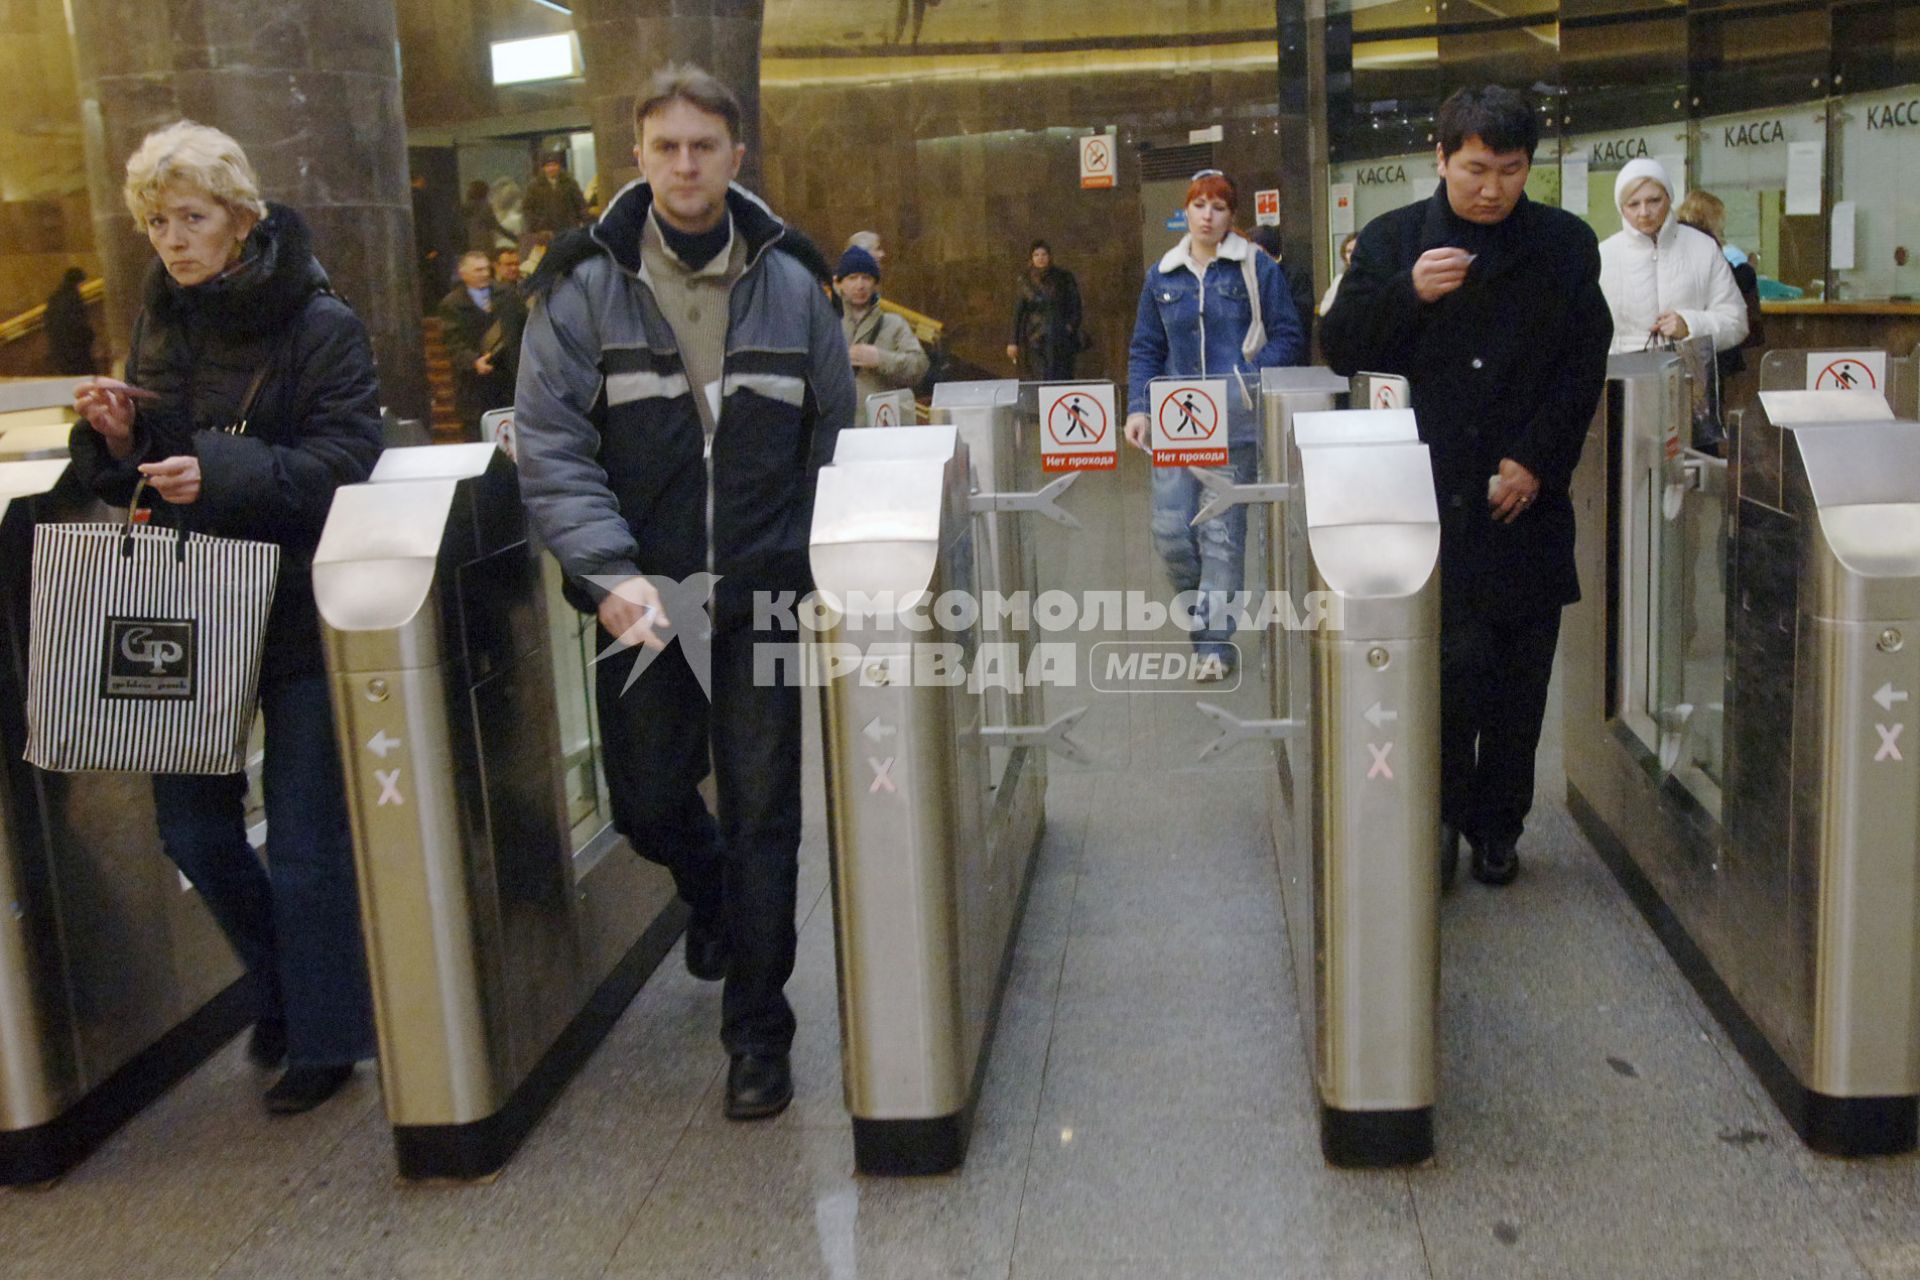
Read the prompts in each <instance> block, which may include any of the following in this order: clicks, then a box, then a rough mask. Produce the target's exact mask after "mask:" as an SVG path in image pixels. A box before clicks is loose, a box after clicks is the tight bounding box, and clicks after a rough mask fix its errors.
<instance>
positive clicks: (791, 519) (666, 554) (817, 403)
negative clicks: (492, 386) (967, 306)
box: [514, 182, 854, 612]
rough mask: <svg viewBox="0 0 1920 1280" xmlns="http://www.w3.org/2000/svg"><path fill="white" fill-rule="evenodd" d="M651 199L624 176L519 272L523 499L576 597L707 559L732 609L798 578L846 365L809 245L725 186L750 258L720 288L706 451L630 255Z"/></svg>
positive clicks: (849, 399) (845, 408) (666, 334)
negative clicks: (728, 286)
mask: <svg viewBox="0 0 1920 1280" xmlns="http://www.w3.org/2000/svg"><path fill="white" fill-rule="evenodd" d="M651 201H652V191H651V189H650V188H649V187H648V186H647V184H646V183H644V182H635V183H633V184H631V185H629V186H628V187H626V188H625V189H624V190H622V191H621V192H620V193H619V194H618V195H616V196H615V197H614V198H613V200H612V201H610V202H609V203H608V206H607V210H606V212H605V214H603V215H602V216H601V218H600V220H599V222H597V223H596V224H595V225H594V226H593V227H592V228H590V229H589V230H587V231H584V232H580V233H577V234H576V235H572V236H563V237H562V238H561V239H560V240H557V241H555V242H554V246H553V249H552V250H550V251H549V253H548V255H547V258H546V260H545V261H543V262H542V263H541V265H540V271H539V272H538V273H537V274H536V276H535V278H534V280H533V281H532V282H531V286H530V292H531V293H532V294H533V296H534V303H533V311H532V314H531V316H530V318H529V320H528V322H527V332H526V338H525V340H524V343H523V345H522V347H521V353H520V379H519V384H518V388H517V393H516V396H515V400H514V435H515V438H516V444H517V454H518V457H519V463H520V489H521V494H522V496H523V497H524V498H525V500H526V504H527V509H528V511H529V513H530V514H531V516H532V518H533V523H534V526H535V528H536V529H537V530H538V532H539V534H540V537H541V540H542V541H543V542H544V543H545V544H546V546H547V547H548V548H549V549H551V550H552V551H553V553H554V555H555V556H557V557H558V558H559V561H560V565H561V567H562V568H563V569H564V570H565V571H566V574H567V577H568V579H569V582H570V585H571V586H572V587H573V588H574V589H575V591H576V592H578V593H581V594H580V595H576V596H575V602H576V604H583V605H597V604H598V603H599V601H600V600H602V599H604V598H605V596H606V594H607V591H606V588H605V587H604V586H602V585H597V584H595V583H592V582H589V581H587V579H588V578H589V577H600V576H607V577H627V576H631V575H633V574H637V573H646V574H654V575H664V576H667V577H670V578H673V579H676V580H679V579H684V578H686V577H687V576H689V575H690V574H693V573H695V572H699V571H701V570H709V571H711V572H713V573H716V574H718V575H720V577H721V585H720V588H719V594H718V597H717V603H718V605H719V606H720V607H721V608H722V609H726V610H728V612H736V611H739V610H741V609H744V608H745V607H746V605H747V602H748V601H749V600H750V598H751V593H752V592H754V591H758V590H769V591H774V592H779V591H785V590H795V591H805V590H806V589H808V587H809V586H810V583H811V577H810V575H809V573H808V570H807V543H808V536H809V533H810V530H811V526H812V522H813V494H814V484H815V479H816V477H817V475H818V473H819V469H820V467H821V466H822V465H824V464H825V463H826V462H827V461H828V460H830V459H831V457H832V455H833V443H834V437H835V436H836V435H837V434H838V433H839V431H840V429H841V428H842V427H845V426H847V425H849V424H850V423H851V422H852V419H853V407H854V398H853V376H852V370H851V367H850V366H849V365H848V363H847V348H846V343H845V341H844V340H843V339H842V337H841V333H840V322H839V319H838V318H837V317H836V316H835V315H834V313H833V308H832V306H831V305H830V304H829V303H828V301H827V296H826V293H825V292H824V290H823V289H822V287H821V285H820V282H819V280H818V279H817V277H816V275H815V274H814V272H813V271H812V270H810V269H809V268H808V266H807V265H805V263H804V261H803V259H802V257H801V256H796V253H804V252H812V246H811V245H807V244H805V242H804V238H802V237H798V236H795V235H794V233H791V232H789V231H788V229H787V227H786V225H785V224H784V223H782V222H781V221H780V219H779V218H777V217H775V216H774V215H773V213H772V211H770V210H769V209H768V208H767V207H766V205H764V204H762V203H761V202H760V200H759V199H758V198H757V197H755V196H753V195H752V194H750V193H748V192H747V191H746V190H744V189H743V188H741V187H738V186H735V187H734V188H733V189H732V190H731V191H730V192H729V193H728V196H727V205H728V209H729V211H730V212H731V214H732V217H733V220H734V231H735V234H736V235H739V236H742V237H743V238H744V239H745V240H746V243H747V266H746V269H745V271H744V272H743V273H742V274H741V276H740V279H739V281H738V282H737V283H736V284H735V285H734V287H733V290H732V292H731V294H730V295H729V298H728V312H729V319H728V325H727V343H726V362H725V367H724V373H723V375H722V378H721V387H720V395H721V411H720V418H719V423H718V426H717V428H716V430H715V432H714V439H713V450H712V458H711V459H707V458H706V457H705V433H704V431H703V430H702V428H701V425H700V416H699V412H698V409H697V408H696V405H695V401H694V399H693V397H694V396H696V395H700V394H704V391H703V389H702V388H698V387H692V386H690V385H689V384H688V379H687V375H686V372H685V370H684V368H683V367H682V364H681V360H680V353H679V350H678V347H677V344H676V343H675V340H674V335H673V331H672V329H671V327H670V326H669V325H668V324H667V321H666V319H665V317H664V316H663V315H662V314H661V311H660V308H659V306H658V304H657V303H656V301H655V299H654V293H653V287H652V284H651V283H650V281H649V280H648V278H647V274H646V270H645V268H644V267H643V265H642V263H641V260H640V232H641V228H642V227H643V226H644V225H645V223H646V217H647V211H648V208H649V206H650V204H651ZM790 239H791V241H792V243H789V240H790ZM814 256H815V257H817V253H815V254H814ZM709 486H711V495H709ZM709 496H711V502H709ZM570 594H573V593H570ZM582 596H584V599H583V598H581V597H582ZM730 603H731V606H732V607H731V608H729V605H730Z"/></svg>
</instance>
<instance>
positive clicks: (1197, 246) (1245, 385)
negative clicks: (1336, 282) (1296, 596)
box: [1126, 169, 1306, 679]
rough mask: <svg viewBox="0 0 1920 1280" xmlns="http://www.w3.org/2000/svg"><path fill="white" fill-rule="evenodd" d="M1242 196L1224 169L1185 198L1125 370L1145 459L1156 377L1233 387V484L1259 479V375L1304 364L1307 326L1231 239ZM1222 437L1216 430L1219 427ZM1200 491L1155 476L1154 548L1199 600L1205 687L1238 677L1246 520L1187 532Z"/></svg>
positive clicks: (1176, 581) (1183, 480) (1270, 266)
mask: <svg viewBox="0 0 1920 1280" xmlns="http://www.w3.org/2000/svg"><path fill="white" fill-rule="evenodd" d="M1238 204H1239V194H1238V192H1236V191H1235V189H1234V186H1233V183H1232V181H1231V180H1230V179H1229V178H1228V177H1227V175H1226V174H1224V173H1222V172H1220V171H1219V170H1218V169H1202V170H1201V171H1200V172H1199V173H1196V174H1194V175H1193V181H1192V182H1191V183H1190V184H1189V185H1188V187H1187V204H1186V214H1187V234H1186V235H1185V236H1183V237H1181V240H1180V243H1179V244H1176V245H1175V246H1173V248H1171V249H1169V250H1168V251H1167V253H1166V256H1165V257H1163V258H1161V259H1160V261H1159V262H1158V263H1156V264H1155V265H1154V266H1153V267H1152V268H1150V269H1149V270H1148V271H1147V281H1146V284H1145V286H1144V287H1143V288H1142V289H1141V290H1140V310H1139V314H1138V315H1137V316H1136V318H1135V320H1134V325H1133V344H1132V347H1131V348H1130V350H1129V353H1128V361H1127V408H1128V410H1129V414H1128V417H1127V427H1126V431H1127V440H1128V441H1129V442H1130V443H1131V444H1132V445H1133V446H1134V447H1135V448H1140V449H1145V448H1148V447H1149V445H1148V442H1147V437H1148V431H1147V410H1148V407H1149V405H1150V399H1149V392H1148V384H1149V383H1151V382H1152V381H1154V379H1156V378H1223V379H1225V380H1226V382H1227V403H1226V405H1225V406H1224V408H1225V410H1226V418H1227V422H1226V427H1227V449H1228V457H1229V458H1230V459H1231V464H1230V466H1231V470H1232V472H1233V475H1234V478H1235V480H1237V481H1238V482H1240V483H1242V484H1251V483H1253V481H1254V480H1255V479H1256V478H1257V477H1258V474H1259V469H1260V415H1259V414H1258V413H1257V412H1256V411H1255V406H1256V405H1258V403H1259V399H1260V370H1262V369H1265V368H1269V367H1273V366H1278V365H1292V364H1299V363H1300V362H1301V361H1302V360H1303V359H1304V358H1305V357H1306V342H1305V339H1304V337H1303V335H1302V334H1301V332H1300V317H1299V314H1298V313H1297V312H1296V311H1295V310H1294V306H1293V300H1292V297H1291V295H1290V294H1289V293H1288V291H1287V278H1286V275H1285V273H1284V272H1283V271H1282V270H1281V268H1280V264H1279V263H1277V262H1275V261H1274V260H1273V259H1272V258H1269V257H1268V256H1267V255H1266V254H1264V253H1261V252H1260V251H1258V250H1257V249H1255V248H1254V247H1253V246H1252V245H1251V244H1249V243H1248V242H1247V240H1246V239H1245V237H1243V236H1241V235H1240V234H1239V233H1238V232H1236V231H1235V230H1234V229H1233V215H1234V210H1235V208H1236V207H1237V206H1238ZM1215 429H1216V430H1218V427H1217V426H1216V428H1215ZM1200 495H1201V490H1200V482H1199V480H1197V479H1196V478H1195V477H1194V476H1193V474H1192V473H1191V472H1190V471H1188V470H1187V468H1185V467H1178V468H1172V467H1169V468H1156V469H1155V470H1154V473H1153V541H1154V546H1155V547H1156V548H1157V549H1158V550H1159V552H1160V558H1161V559H1162V560H1164V561H1165V562H1166V566H1167V574H1168V576H1169V577H1171V578H1172V579H1173V586H1174V590H1176V591H1179V592H1197V593H1198V595H1197V597H1196V603H1195V604H1194V605H1193V607H1192V612H1193V620H1194V622H1195V624H1196V625H1195V628H1194V632H1193V644H1194V652H1195V655H1196V656H1197V657H1198V658H1199V659H1200V664H1199V672H1200V676H1201V678H1202V679H1224V678H1225V677H1226V676H1227V675H1229V674H1231V673H1232V671H1233V668H1234V666H1235V658H1236V651H1235V649H1234V647H1233V644H1232V643H1231V642H1232V638H1233V618H1232V616H1231V614H1230V613H1229V612H1228V611H1227V610H1226V609H1225V607H1224V606H1225V605H1226V603H1227V597H1228V596H1230V595H1231V594H1232V593H1235V592H1238V591H1240V590H1241V589H1242V585H1243V583H1244V580H1245V578H1246V550H1247V509H1246V507H1244V506H1239V505H1236V506H1234V507H1232V508H1231V509H1229V510H1228V511H1227V512H1226V513H1225V514H1224V515H1220V516H1217V517H1215V518H1214V519H1212V520H1207V521H1204V522H1203V523H1201V524H1200V525H1199V527H1197V528H1195V527H1192V525H1191V523H1190V522H1191V521H1192V519H1193V517H1194V513H1195V512H1197V511H1198V510H1199V509H1200V500H1201V496H1200Z"/></svg>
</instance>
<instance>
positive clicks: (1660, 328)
mask: <svg viewBox="0 0 1920 1280" xmlns="http://www.w3.org/2000/svg"><path fill="white" fill-rule="evenodd" d="M1653 331H1654V332H1655V333H1657V334H1659V335H1660V336H1661V337H1664V338H1672V339H1673V340H1674V341H1675V342H1678V341H1679V340H1680V339H1682V338H1684V337H1686V336H1687V322H1686V321H1685V320H1684V319H1682V318H1681V316H1680V313H1679V312H1678V311H1662V312H1661V313H1660V314H1659V315H1658V316H1657V317H1656V318H1655V319H1654V322H1653Z"/></svg>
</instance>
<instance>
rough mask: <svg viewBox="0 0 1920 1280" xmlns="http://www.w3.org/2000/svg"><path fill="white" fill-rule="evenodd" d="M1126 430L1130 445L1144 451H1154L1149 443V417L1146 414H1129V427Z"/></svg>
mask: <svg viewBox="0 0 1920 1280" xmlns="http://www.w3.org/2000/svg"><path fill="white" fill-rule="evenodd" d="M1124 430H1125V431H1126V434H1127V443H1128V444H1130V445H1132V446H1133V447H1134V448H1136V449H1140V450H1142V451H1150V450H1151V449H1152V447H1153V446H1152V445H1150V444H1148V443H1147V415H1146V414H1144V413H1132V414H1128V415H1127V425H1126V427H1125V428H1124Z"/></svg>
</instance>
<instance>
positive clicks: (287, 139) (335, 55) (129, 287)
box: [68, 0, 429, 418]
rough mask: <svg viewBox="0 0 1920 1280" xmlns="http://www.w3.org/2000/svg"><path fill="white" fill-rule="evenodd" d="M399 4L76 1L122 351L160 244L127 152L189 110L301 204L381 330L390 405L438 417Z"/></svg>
mask: <svg viewBox="0 0 1920 1280" xmlns="http://www.w3.org/2000/svg"><path fill="white" fill-rule="evenodd" d="M393 6H394V0H168V2H167V3H164V4H156V3H154V2H153V0H69V4H68V12H69V14H70V15H71V21H72V27H73V49H74V64H75V70H76V73H77V77H78V81H79V88H80V112H81V124H82V132H83V136H84V139H85V146H86V161H87V187H88V191H89V192H90V194H91V197H92V202H93V225H94V234H95V238H96V241H97V243H98V246H99V252H100V255H101V259H102V261H103V263H104V265H105V269H106V277H107V300H108V321H109V322H108V330H109V336H110V341H111V342H112V344H113V349H114V352H115V353H116V355H118V354H124V353H125V351H126V346H127V339H128V335H129V333H130V331H131V328H132V323H133V317H134V316H135V314H136V313H137V312H138V311H139V308H140V289H141V282H142V280H144V278H145V276H146V271H147V267H148V264H149V263H151V262H152V260H153V250H152V248H151V247H150V246H149V245H148V244H147V240H146V237H145V236H144V235H142V234H141V232H140V231H139V229H138V228H137V227H136V226H135V225H134V222H133V218H132V216H131V215H130V214H129V213H128V212H127V207H126V203H125V201H124V199H123V198H122V196H121V186H122V183H123V182H124V180H125V176H126V162H127V157H128V156H129V155H131V154H132V153H133V151H134V150H135V149H136V148H137V147H138V146H139V145H140V141H141V139H142V138H144V137H145V136H146V135H147V134H148V133H149V132H151V131H152V130H154V129H157V128H159V127H161V126H163V125H167V124H171V123H172V122H173V121H175V120H179V119H181V118H182V117H185V118H187V119H190V120H196V121H198V122H200V123H201V124H208V125H213V126H214V127H216V128H218V129H221V130H224V131H225V132H227V133H229V134H231V135H232V136H233V137H234V138H236V139H237V140H238V141H239V143H240V145H241V146H242V147H244V148H245V149H246V152H247V158H248V159H249V160H251V161H252V162H253V167H254V170H255V171H256V172H257V173H258V174H259V176H260V185H261V193H262V194H263V195H264V196H265V197H266V198H267V199H268V200H272V201H277V202H279V203H282V204H287V205H291V206H292V207H294V208H295V209H298V210H299V211H300V213H301V214H302V215H303V216H304V217H305V218H306V220H307V222H308V223H309V224H310V225H311V226H312V228H313V238H314V252H315V254H316V256H318V258H319V259H320V262H321V264H322V265H323V266H325V267H326V269H327V273H328V275H329V276H331V277H332V280H333V287H334V289H335V290H336V291H337V292H338V293H339V294H340V296H341V297H343V298H344V299H346V301H347V302H348V303H349V304H350V305H351V306H352V307H353V309H354V310H355V311H356V312H358V313H359V315H360V318H361V320H363V321H364V322H365V323H366V326H367V330H368V332H369V333H370V334H371V335H372V339H373V350H374V356H375V358H376V360H377V361H378V362H379V366H380V391H381V399H382V402H383V403H385V404H386V405H387V406H389V407H390V408H392V409H394V410H395V411H396V412H398V413H400V414H401V415H402V416H405V417H419V418H424V417H426V416H427V415H428V412H429V394H428V390H427V378H426V364H425V358H424V354H423V351H422V347H421V334H420V314H421V307H420V299H419V295H418V285H417V282H416V279H415V273H414V270H413V210H412V201H411V198H410V192H409V189H408V185H407V147H406V122H405V119H404V117H403V113H402V110H401V99H400V41H399V35H398V32H397V29H396V25H395V21H394V8H393Z"/></svg>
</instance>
